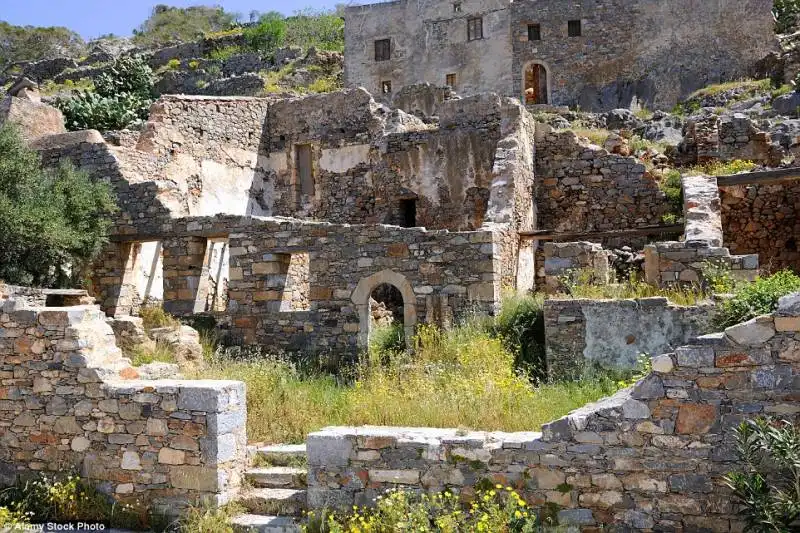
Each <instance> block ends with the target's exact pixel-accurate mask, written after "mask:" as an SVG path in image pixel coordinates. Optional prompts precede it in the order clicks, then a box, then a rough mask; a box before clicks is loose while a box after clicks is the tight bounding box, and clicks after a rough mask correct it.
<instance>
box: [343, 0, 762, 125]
mask: <svg viewBox="0 0 800 533" xmlns="http://www.w3.org/2000/svg"><path fill="white" fill-rule="evenodd" d="M456 4H457V6H458V7H457V8H456V7H455V4H454V3H453V2H447V1H443V0H441V1H435V2H429V3H418V2H412V1H410V0H400V1H395V2H387V3H378V4H373V5H367V6H355V7H351V8H349V9H348V10H347V11H346V16H345V18H346V23H345V81H346V84H347V85H348V86H350V87H358V86H363V87H366V88H367V89H368V90H369V91H371V92H372V93H373V94H378V95H379V94H381V87H382V83H383V82H386V81H388V82H391V89H392V92H395V91H397V90H398V89H400V88H401V87H403V86H405V85H411V84H416V83H423V82H430V83H432V84H436V85H442V84H445V83H446V80H447V75H455V78H456V83H455V86H454V87H453V88H454V89H455V90H456V91H457V92H459V93H460V94H465V95H471V94H476V93H480V92H487V91H493V92H497V93H499V94H503V95H506V96H514V97H516V98H522V97H523V93H524V91H525V89H526V88H527V87H526V85H525V74H526V69H528V67H530V66H531V65H534V64H538V65H542V66H543V67H544V68H545V69H546V72H547V80H546V81H545V82H542V85H543V86H546V87H547V93H548V98H547V103H550V104H556V105H570V106H581V107H582V108H583V109H590V110H598V109H599V110H607V109H614V108H618V107H625V108H627V107H630V106H631V105H632V104H634V103H638V104H644V105H646V106H647V107H649V108H664V109H668V108H671V107H672V106H674V105H675V104H676V103H677V101H678V100H679V99H680V98H681V97H684V96H686V95H688V94H689V93H691V92H692V91H694V90H696V89H699V88H701V87H705V86H707V85H709V84H711V83H716V82H720V81H726V80H734V79H739V78H742V77H745V76H747V75H749V72H750V69H751V67H752V66H753V65H754V64H755V63H756V62H757V61H758V60H760V59H761V58H762V57H764V56H765V55H767V54H768V53H769V52H770V51H773V50H777V41H776V39H775V37H774V32H773V19H772V14H771V10H772V2H771V0H747V1H741V0H719V1H716V2H705V3H698V2H696V1H695V0H677V1H671V2H668V3H665V2H653V1H652V0H602V1H591V2H589V1H576V2H569V3H564V2H562V1H559V0H547V1H541V0H540V1H522V2H507V1H505V0H503V1H499V0H495V1H493V2H489V3H486V2H483V3H481V2H478V1H477V0H472V1H470V0H466V1H463V2H457V3H456ZM475 17H482V19H483V36H484V38H483V39H477V40H473V41H468V34H467V24H468V22H467V21H468V19H471V18H475ZM568 21H580V23H581V32H580V33H581V35H580V36H574V37H571V36H569V35H568ZM529 25H538V26H539V28H540V32H539V33H540V40H536V41H531V40H529V33H528V26H529ZM380 39H390V40H391V58H390V59H389V60H386V61H376V58H375V41H376V40H380ZM387 96H388V95H387ZM540 103H543V102H540Z"/></svg>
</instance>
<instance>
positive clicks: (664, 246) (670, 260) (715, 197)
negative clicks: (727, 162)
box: [644, 176, 758, 286]
mask: <svg viewBox="0 0 800 533" xmlns="http://www.w3.org/2000/svg"><path fill="white" fill-rule="evenodd" d="M682 183H683V198H684V200H683V202H684V206H683V216H684V219H685V228H684V240H683V241H675V242H659V243H655V244H651V245H647V246H645V249H644V255H645V263H644V271H645V280H646V281H647V283H649V284H651V285H656V286H663V285H675V284H685V285H700V284H702V283H704V281H705V280H704V271H705V270H706V269H707V268H708V267H709V266H714V267H717V268H718V267H726V268H729V269H730V271H731V274H732V275H733V276H734V277H735V278H736V279H746V280H752V279H754V278H755V276H756V275H757V274H758V256H757V255H731V253H730V250H729V249H728V248H724V247H723V232H722V216H721V215H720V196H719V187H718V186H717V179H716V178H714V177H710V176H684V178H683V180H682Z"/></svg>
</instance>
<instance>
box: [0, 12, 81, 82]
mask: <svg viewBox="0 0 800 533" xmlns="http://www.w3.org/2000/svg"><path fill="white" fill-rule="evenodd" d="M85 50H86V43H85V42H84V41H83V39H82V38H81V36H80V35H78V34H77V33H75V32H74V31H72V30H70V29H67V28H63V27H47V28H45V27H37V26H14V25H13V24H9V23H8V22H3V21H2V20H0V71H2V70H3V67H4V66H5V65H8V64H10V63H16V62H18V61H39V60H42V59H47V58H51V57H59V56H68V57H77V56H79V55H81V54H82V53H83V52H84V51H85Z"/></svg>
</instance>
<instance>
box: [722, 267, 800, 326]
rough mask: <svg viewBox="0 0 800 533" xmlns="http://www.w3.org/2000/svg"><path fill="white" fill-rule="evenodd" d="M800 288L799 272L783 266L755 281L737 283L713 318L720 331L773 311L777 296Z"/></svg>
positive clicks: (776, 306) (776, 303) (778, 297)
mask: <svg viewBox="0 0 800 533" xmlns="http://www.w3.org/2000/svg"><path fill="white" fill-rule="evenodd" d="M798 290H800V276H798V275H797V274H795V273H793V272H791V271H789V270H783V271H781V272H778V273H776V274H773V275H772V276H769V277H767V278H758V279H756V281H754V282H753V283H746V284H742V285H740V286H739V287H736V290H735V293H734V295H733V297H732V298H730V299H728V300H725V301H724V302H722V304H721V305H720V306H719V307H718V308H717V311H716V312H715V313H714V316H713V317H712V318H711V325H712V326H713V327H714V328H715V330H717V331H722V330H723V329H725V328H728V327H730V326H733V325H736V324H738V323H740V322H745V321H747V320H750V319H751V318H755V317H757V316H759V315H765V314H769V313H772V312H774V311H775V310H776V309H777V308H778V300H779V299H780V297H781V296H786V295H787V294H790V293H792V292H795V291H798Z"/></svg>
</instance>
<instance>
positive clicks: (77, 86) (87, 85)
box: [39, 78, 94, 96]
mask: <svg viewBox="0 0 800 533" xmlns="http://www.w3.org/2000/svg"><path fill="white" fill-rule="evenodd" d="M74 91H94V82H93V81H92V80H91V79H89V78H82V79H80V80H78V81H73V80H66V81H64V83H56V82H54V81H53V80H48V81H46V82H44V84H41V85H40V86H39V92H40V93H42V94H43V95H46V96H50V95H54V94H59V93H64V92H74Z"/></svg>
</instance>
